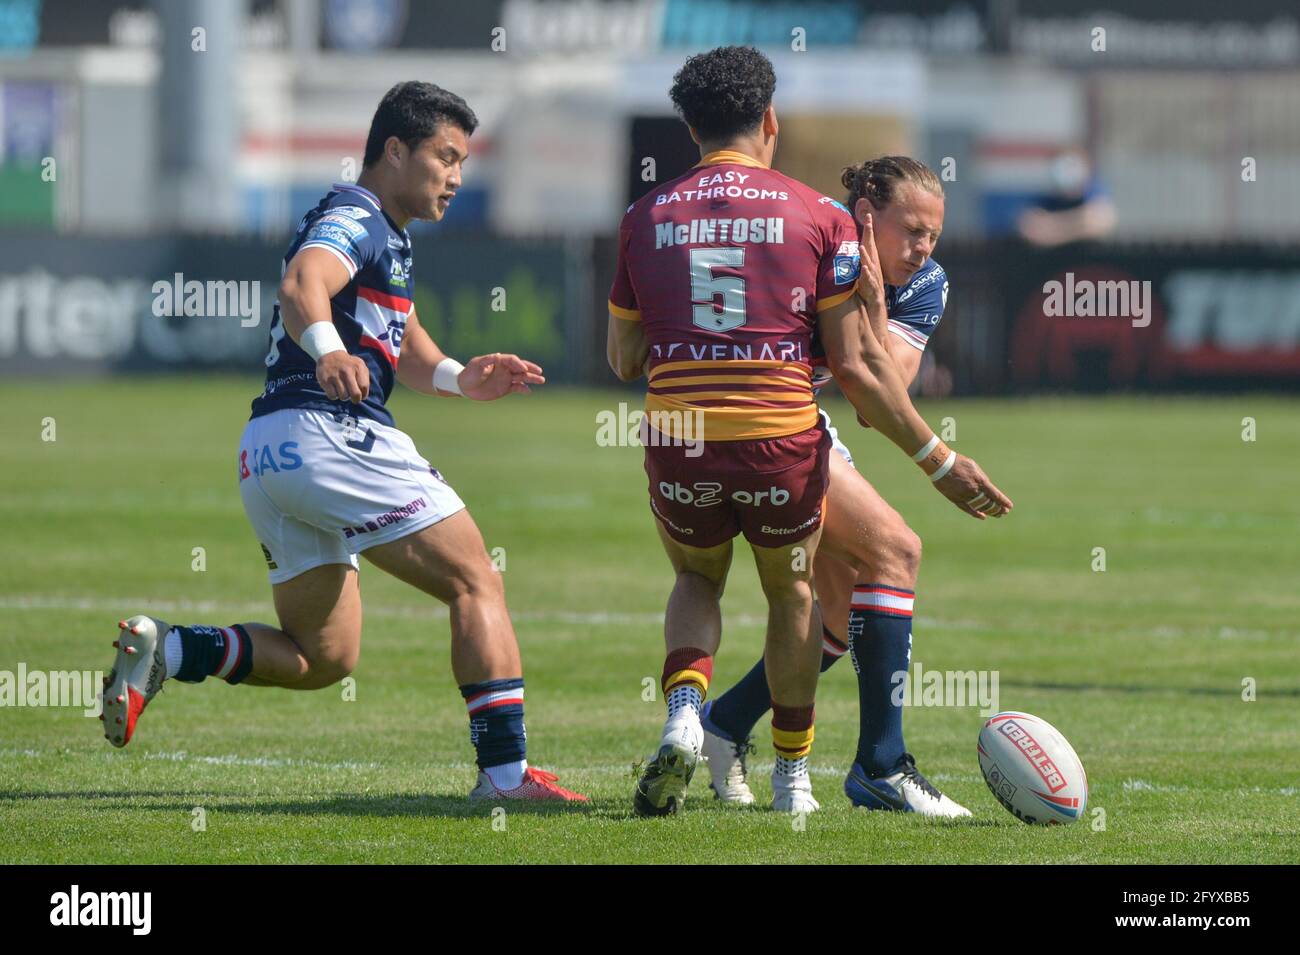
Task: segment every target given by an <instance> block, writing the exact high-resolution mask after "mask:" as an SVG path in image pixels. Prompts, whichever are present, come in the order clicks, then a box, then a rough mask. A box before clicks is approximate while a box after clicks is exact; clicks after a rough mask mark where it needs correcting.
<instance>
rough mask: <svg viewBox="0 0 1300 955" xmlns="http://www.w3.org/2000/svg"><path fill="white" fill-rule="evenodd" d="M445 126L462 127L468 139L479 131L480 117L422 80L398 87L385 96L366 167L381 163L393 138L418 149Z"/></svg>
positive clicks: (451, 95)
mask: <svg viewBox="0 0 1300 955" xmlns="http://www.w3.org/2000/svg"><path fill="white" fill-rule="evenodd" d="M443 123H451V124H453V125H455V126H459V127H460V128H461V129H463V130H464V131H465V135H466V136H468V135H470V134H471V133H473V132H474V130H475V129H477V128H478V117H477V116H475V115H474V111H473V110H472V109H470V108H469V104H468V103H466V102H465V101H464V100H463V99H461V98H460V97H459V96H457V95H456V94H455V93H451V92H448V91H447V90H445V89H443V88H442V87H441V86H434V85H433V84H432V83H422V82H420V81H418V80H408V81H407V82H405V83H398V84H397V85H396V86H394V87H393V88H392V89H390V90H389V91H388V92H387V93H385V94H384V98H383V99H381V100H380V101H379V108H378V109H376V110H375V116H374V119H372V120H371V121H370V134H369V135H368V136H366V156H365V159H364V160H363V161H362V165H363V166H370V165H373V164H374V163H375V162H377V161H378V160H379V157H380V156H382V155H383V153H384V143H386V142H388V137H389V136H396V137H397V138H398V139H400V140H401V141H402V142H404V143H406V145H408V146H410V147H411V148H412V149H414V148H415V147H416V146H417V145H418V144H419V143H421V142H422V141H424V140H426V139H428V138H429V137H430V136H433V135H435V134H436V133H437V132H438V127H439V126H441V125H442V124H443Z"/></svg>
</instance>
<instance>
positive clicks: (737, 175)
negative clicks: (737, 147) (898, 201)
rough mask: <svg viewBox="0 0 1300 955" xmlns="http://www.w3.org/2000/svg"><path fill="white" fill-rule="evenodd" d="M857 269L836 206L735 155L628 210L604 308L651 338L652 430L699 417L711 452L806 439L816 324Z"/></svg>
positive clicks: (811, 422)
mask: <svg viewBox="0 0 1300 955" xmlns="http://www.w3.org/2000/svg"><path fill="white" fill-rule="evenodd" d="M859 263H860V259H859V248H858V230H857V227H856V224H855V223H854V221H853V217H852V216H851V215H849V212H848V210H847V209H846V208H845V207H844V206H843V205H842V204H840V203H838V202H836V201H835V200H834V199H831V198H829V197H828V196H823V195H822V194H821V193H819V192H817V191H816V190H814V189H811V188H809V187H808V186H805V185H804V184H803V183H801V182H798V181H797V180H794V179H791V178H790V177H788V176H783V175H782V174H781V173H779V172H777V171H776V170H774V169H769V168H768V167H766V166H764V165H762V164H761V163H760V162H758V161H757V160H755V159H753V158H751V157H749V156H746V155H744V154H742V153H736V152H729V151H720V152H714V153H710V154H709V155H707V156H705V157H704V159H703V160H701V161H700V164H699V165H698V166H696V167H695V168H694V169H692V170H691V171H690V172H688V173H686V174H685V175H684V176H680V177H678V178H677V179H674V180H673V181H671V182H669V183H667V184H666V185H664V186H663V187H662V188H659V189H656V190H653V191H651V192H649V193H647V194H646V195H645V196H643V197H642V198H641V199H640V200H638V201H637V202H635V203H633V205H632V206H631V207H630V208H629V209H628V211H627V215H625V216H624V217H623V224H622V227H621V228H620V229H619V249H618V271H617V274H616V275H615V277H614V287H613V289H611V291H610V294H609V310H610V312H611V313H612V314H613V315H614V316H615V317H616V318H620V319H626V320H629V321H639V322H641V323H642V326H643V328H644V330H645V337H646V340H647V342H648V343H649V345H650V362H649V378H650V382H649V386H648V388H647V392H646V412H647V414H648V416H649V418H650V421H651V423H652V424H655V423H656V422H659V421H667V422H669V423H670V428H669V430H672V428H673V427H675V426H676V422H678V421H679V420H680V419H681V418H682V417H683V415H684V414H687V413H695V412H699V413H700V415H701V416H702V418H701V419H697V420H702V421H703V426H704V432H703V435H702V437H703V439H704V440H706V441H744V440H755V439H763V438H779V437H783V436H785V435H790V434H798V433H799V432H801V431H806V430H808V429H809V428H812V427H814V426H815V425H816V423H817V405H816V403H815V402H814V399H813V392H812V347H811V343H812V334H813V330H814V328H815V327H816V322H817V313H818V312H822V311H825V310H826V309H828V308H832V307H834V306H835V305H838V304H839V303H840V302H843V301H844V300H845V299H847V298H848V297H849V296H850V295H852V294H853V290H854V286H855V284H856V282H857V279H858V268H859ZM660 430H665V429H663V428H661V429H660ZM674 436H676V435H674Z"/></svg>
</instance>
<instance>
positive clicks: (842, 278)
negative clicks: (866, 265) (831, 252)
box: [833, 253, 862, 285]
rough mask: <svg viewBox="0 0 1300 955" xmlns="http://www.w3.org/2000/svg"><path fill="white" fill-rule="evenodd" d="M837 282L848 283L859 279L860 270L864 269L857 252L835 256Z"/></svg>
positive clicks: (837, 283)
mask: <svg viewBox="0 0 1300 955" xmlns="http://www.w3.org/2000/svg"><path fill="white" fill-rule="evenodd" d="M833 264H834V266H835V284H836V285H847V284H848V283H849V282H854V281H857V278H858V272H859V271H861V269H862V259H861V257H860V256H858V255H857V254H856V253H855V254H853V255H837V256H835V259H834V262H833Z"/></svg>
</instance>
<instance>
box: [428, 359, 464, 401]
mask: <svg viewBox="0 0 1300 955" xmlns="http://www.w3.org/2000/svg"><path fill="white" fill-rule="evenodd" d="M464 370H465V366H464V365H462V364H461V363H460V362H458V361H457V360H456V359H454V358H444V359H443V360H442V361H440V362H438V364H436V365H434V366H433V387H435V388H437V389H438V390H439V391H450V392H451V393H452V394H453V395H463V394H464V393H465V392H463V391H461V390H460V381H459V376H460V373H461V372H462V371H464Z"/></svg>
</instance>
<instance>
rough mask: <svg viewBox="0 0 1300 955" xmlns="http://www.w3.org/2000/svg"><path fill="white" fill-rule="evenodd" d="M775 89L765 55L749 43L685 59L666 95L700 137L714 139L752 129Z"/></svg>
mask: <svg viewBox="0 0 1300 955" xmlns="http://www.w3.org/2000/svg"><path fill="white" fill-rule="evenodd" d="M775 89H776V73H775V71H774V70H773V69H772V61H771V60H769V59H768V58H767V57H766V56H764V55H763V54H762V53H760V52H759V51H758V50H756V49H754V48H753V47H752V46H720V47H718V48H717V49H714V50H709V52H707V53H697V54H696V55H695V56H693V57H691V58H690V59H689V60H687V61H686V63H685V64H684V65H683V66H682V68H681V69H680V70H678V71H677V75H676V76H674V77H673V86H672V89H671V90H669V91H668V95H669V96H670V97H672V101H673V105H674V106H676V107H677V112H678V113H680V114H681V117H682V119H683V120H685V122H686V125H688V126H690V127H691V128H692V129H694V130H695V132H696V134H697V135H698V136H699V137H700V139H701V141H703V142H712V143H716V142H722V141H725V140H727V139H730V138H732V137H733V136H737V135H739V134H741V133H747V132H749V131H751V130H752V129H754V127H756V126H757V125H758V124H759V123H760V122H761V121H762V119H763V112H764V111H765V110H766V109H767V108H768V106H770V105H771V103H772V93H773V91H774V90H775Z"/></svg>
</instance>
